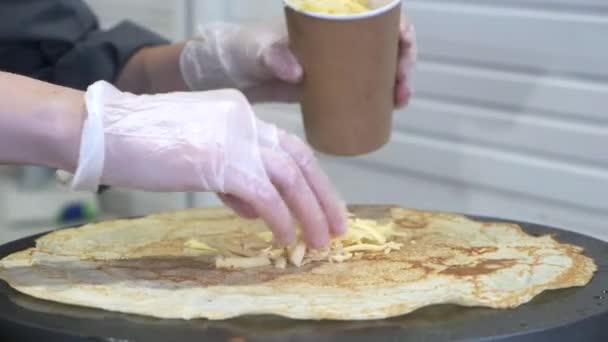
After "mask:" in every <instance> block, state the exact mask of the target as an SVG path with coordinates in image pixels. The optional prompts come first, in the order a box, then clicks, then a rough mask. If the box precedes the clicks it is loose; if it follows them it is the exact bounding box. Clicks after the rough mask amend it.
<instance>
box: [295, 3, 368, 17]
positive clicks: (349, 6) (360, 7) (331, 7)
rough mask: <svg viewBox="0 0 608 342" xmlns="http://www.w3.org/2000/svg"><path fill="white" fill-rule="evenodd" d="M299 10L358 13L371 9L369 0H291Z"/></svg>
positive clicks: (326, 12)
mask: <svg viewBox="0 0 608 342" xmlns="http://www.w3.org/2000/svg"><path fill="white" fill-rule="evenodd" d="M289 3H290V4H291V5H293V6H294V7H295V8H297V9H299V10H301V11H307V12H312V13H323V14H358V13H365V12H367V11H370V10H372V8H371V6H370V5H369V0H291V1H289Z"/></svg>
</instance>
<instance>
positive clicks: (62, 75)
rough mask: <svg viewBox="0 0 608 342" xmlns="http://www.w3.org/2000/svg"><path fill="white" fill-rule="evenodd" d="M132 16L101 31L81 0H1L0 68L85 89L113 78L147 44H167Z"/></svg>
mask: <svg viewBox="0 0 608 342" xmlns="http://www.w3.org/2000/svg"><path fill="white" fill-rule="evenodd" d="M167 43H168V42H167V41H166V40H165V39H163V38H162V37H161V36H159V35H157V34H155V33H153V32H150V31H148V30H146V29H144V28H142V27H140V26H137V25H135V24H133V23H131V22H128V21H126V22H122V23H121V24H119V25H117V26H116V27H114V28H112V29H110V30H107V31H102V30H101V29H100V28H99V23H98V21H97V18H96V17H95V15H94V14H93V13H92V12H91V9H90V8H89V7H88V6H87V5H86V4H85V3H84V2H83V1H81V0H0V70H2V71H8V72H12V73H16V74H20V75H24V76H29V77H32V78H36V79H39V80H42V81H47V82H50V83H54V84H58V85H63V86H67V87H72V88H76V89H81V90H84V89H86V87H87V86H88V85H90V84H92V83H94V82H96V81H99V80H105V81H108V82H114V81H115V80H116V78H117V76H118V75H119V73H120V71H121V70H122V68H123V67H124V65H125V64H126V63H127V61H128V60H129V58H130V57H131V56H132V55H133V54H134V53H135V52H136V51H137V50H138V49H140V48H142V47H145V46H153V45H161V44H167Z"/></svg>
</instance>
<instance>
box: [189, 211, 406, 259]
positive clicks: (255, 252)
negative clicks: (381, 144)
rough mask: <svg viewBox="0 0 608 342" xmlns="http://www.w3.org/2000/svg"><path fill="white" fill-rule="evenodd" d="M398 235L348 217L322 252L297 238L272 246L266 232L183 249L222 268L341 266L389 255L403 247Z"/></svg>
mask: <svg viewBox="0 0 608 342" xmlns="http://www.w3.org/2000/svg"><path fill="white" fill-rule="evenodd" d="M397 236H403V233H399V232H396V231H395V229H394V225H393V224H392V223H387V224H379V223H378V222H376V221H374V220H364V219H359V218H355V217H353V216H350V217H349V219H348V231H347V232H346V234H344V235H343V236H341V237H339V238H336V239H334V240H333V241H331V244H330V246H329V247H327V248H325V249H322V250H312V249H308V248H307V247H306V244H305V243H304V242H303V241H301V238H300V237H299V239H298V242H297V243H296V244H295V245H293V246H290V247H278V246H276V245H274V244H273V239H272V233H271V232H269V231H265V232H258V233H255V234H253V235H249V236H246V237H244V238H243V239H249V240H247V241H243V242H241V243H240V244H235V243H234V242H233V243H231V244H228V243H226V244H217V245H214V244H213V243H212V242H211V241H201V240H200V239H191V240H188V241H186V243H185V245H184V247H185V248H188V249H191V250H195V251H197V252H200V253H201V254H203V255H216V257H215V266H216V267H217V268H221V269H246V268H254V267H263V266H269V265H274V267H276V268H286V267H287V266H288V265H292V266H295V267H301V266H304V265H307V264H309V263H311V262H330V263H334V262H336V263H341V262H346V261H348V260H351V259H360V258H361V257H362V256H363V255H364V254H366V253H384V254H389V253H391V252H392V251H396V250H399V249H401V247H402V246H403V244H401V243H397V242H394V241H392V240H394V238H395V237H397ZM237 246H238V247H237ZM254 247H258V248H254ZM259 247H262V248H259ZM227 255H228V256H227Z"/></svg>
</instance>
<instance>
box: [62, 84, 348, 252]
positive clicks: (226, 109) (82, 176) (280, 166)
mask: <svg viewBox="0 0 608 342" xmlns="http://www.w3.org/2000/svg"><path fill="white" fill-rule="evenodd" d="M86 107H87V112H88V116H87V119H86V121H85V124H84V128H83V133H82V141H81V147H80V155H79V163H78V169H77V171H76V173H75V175H74V178H73V182H72V188H73V189H75V190H96V189H97V187H98V186H99V184H100V183H101V182H103V184H107V185H113V186H121V187H128V188H134V189H141V190H149V191H189V192H199V191H213V192H218V193H221V194H222V195H221V197H222V198H223V199H224V200H225V201H226V202H227V203H228V204H229V205H231V206H232V207H233V208H234V209H235V210H236V211H238V212H239V213H241V214H242V215H245V216H249V217H252V216H253V217H255V216H257V215H259V216H260V217H261V218H263V219H264V220H265V221H266V222H267V223H268V224H269V226H270V227H271V229H272V231H273V232H274V235H275V238H276V240H277V241H278V242H281V243H283V244H289V243H291V242H293V241H294V237H295V230H294V223H293V222H292V216H291V213H293V215H294V216H295V218H296V219H297V220H298V221H299V223H300V224H301V227H302V232H303V236H304V238H305V240H306V241H307V243H308V244H309V245H310V246H311V247H313V248H320V247H324V246H325V245H326V244H327V243H328V241H329V237H330V235H339V234H341V233H343V232H344V230H345V224H346V217H345V210H344V207H343V205H342V204H340V202H338V200H337V198H336V195H335V193H334V191H333V189H332V187H331V185H330V183H329V181H328V179H327V177H326V176H325V174H324V173H323V172H322V171H321V170H320V168H319V167H318V166H317V163H316V160H315V158H314V156H313V153H312V152H311V150H310V149H309V148H308V147H307V146H306V145H305V144H304V143H303V142H302V141H301V140H300V139H298V138H297V137H295V136H292V135H289V134H287V133H285V132H283V131H281V130H279V129H277V128H276V127H275V126H273V125H271V124H268V123H265V122H262V121H261V120H259V119H257V118H256V116H255V114H254V113H253V111H252V109H251V107H250V105H249V103H248V101H247V100H246V98H245V97H244V96H243V95H242V94H241V93H240V92H239V91H236V90H217V91H209V92H198V93H197V92H194V93H170V94H163V95H143V96H137V95H133V94H130V93H123V92H121V91H119V90H118V89H116V88H114V87H113V86H112V85H110V84H109V83H106V82H103V81H100V82H97V83H95V84H93V85H92V86H90V87H89V89H88V90H87V93H86Z"/></svg>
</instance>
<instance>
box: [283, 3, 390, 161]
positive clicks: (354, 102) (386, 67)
mask: <svg viewBox="0 0 608 342" xmlns="http://www.w3.org/2000/svg"><path fill="white" fill-rule="evenodd" d="M375 3H382V4H383V6H381V7H379V8H377V9H375V10H372V11H370V12H367V13H363V14H356V15H326V14H316V13H309V12H302V11H299V10H297V9H295V8H294V7H292V6H291V5H290V3H289V0H285V15H286V20H287V27H288V30H289V37H290V44H291V49H292V50H293V52H294V54H295V55H296V57H297V58H298V60H299V61H300V63H301V64H302V66H303V69H304V80H303V82H302V86H301V92H300V102H301V109H302V116H303V118H304V126H305V129H306V137H307V140H308V142H309V143H310V145H311V146H312V147H313V148H314V149H316V150H317V151H319V152H323V153H327V154H333V155H341V156H353V155H362V154H367V153H370V152H373V151H375V150H378V149H380V148H381V147H382V146H384V145H385V144H386V143H387V142H388V141H389V140H390V137H391V131H392V116H393V110H394V87H395V75H396V72H397V62H398V48H399V24H400V19H401V1H400V0H384V1H382V0H376V1H375Z"/></svg>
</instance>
